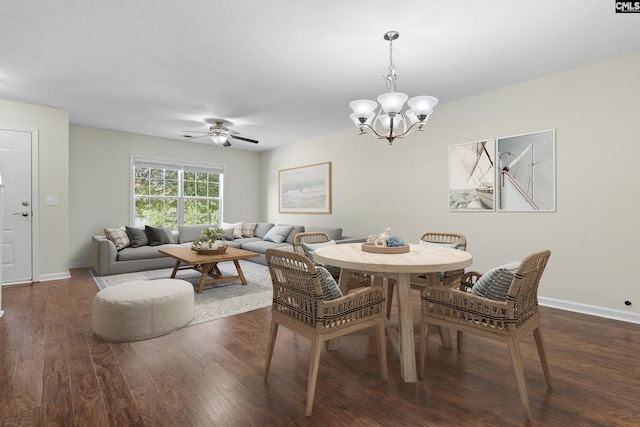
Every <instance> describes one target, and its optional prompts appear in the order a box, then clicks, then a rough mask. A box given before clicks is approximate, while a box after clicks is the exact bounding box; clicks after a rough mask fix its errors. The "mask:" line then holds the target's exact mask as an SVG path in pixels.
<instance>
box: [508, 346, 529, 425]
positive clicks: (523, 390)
mask: <svg viewBox="0 0 640 427" xmlns="http://www.w3.org/2000/svg"><path fill="white" fill-rule="evenodd" d="M507 343H508V345H509V353H510V354H511V363H512V364H513V371H514V373H515V374H516V383H518V391H519V392H520V402H521V403H522V411H523V412H524V417H525V418H526V419H527V420H530V419H531V410H530V409H529V396H528V395H527V383H526V382H525V378H524V367H523V366H522V358H521V357H520V348H519V344H518V342H516V340H515V339H514V338H513V337H510V338H509V340H508V342H507Z"/></svg>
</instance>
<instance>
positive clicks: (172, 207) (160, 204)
mask: <svg viewBox="0 0 640 427" xmlns="http://www.w3.org/2000/svg"><path fill="white" fill-rule="evenodd" d="M223 175H224V167H223V166H220V165H197V164H186V163H174V162H171V161H164V160H156V159H145V158H139V157H133V158H132V183H133V185H132V187H133V188H132V192H131V194H132V203H131V206H132V212H131V217H132V221H131V223H132V224H133V225H134V226H135V227H141V226H144V225H149V226H158V225H165V226H170V227H171V228H172V229H174V230H176V229H177V228H178V225H179V224H219V223H220V221H221V214H222V182H223Z"/></svg>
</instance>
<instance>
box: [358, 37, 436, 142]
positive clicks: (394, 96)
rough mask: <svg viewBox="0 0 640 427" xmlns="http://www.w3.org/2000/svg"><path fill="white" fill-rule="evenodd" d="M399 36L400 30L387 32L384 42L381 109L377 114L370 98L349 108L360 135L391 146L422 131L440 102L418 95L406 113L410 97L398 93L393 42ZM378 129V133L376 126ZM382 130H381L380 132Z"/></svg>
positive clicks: (360, 100)
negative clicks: (385, 57)
mask: <svg viewBox="0 0 640 427" xmlns="http://www.w3.org/2000/svg"><path fill="white" fill-rule="evenodd" d="M398 37H400V33H398V32H397V31H389V32H387V33H385V35H384V39H385V40H388V41H389V74H387V76H386V77H384V76H383V77H384V78H385V80H386V84H387V90H388V92H387V93H383V94H382V95H380V96H379V97H378V102H379V103H380V109H379V110H378V112H377V113H376V112H375V110H376V108H378V103H377V102H375V101H371V100H369V99H358V100H356V101H352V102H351V103H350V104H349V107H351V109H352V110H353V114H351V116H349V117H351V119H352V120H353V122H354V123H355V125H356V127H357V128H358V129H360V135H362V134H363V133H368V134H371V135H373V136H374V137H375V138H376V139H386V140H387V141H389V145H391V144H392V143H393V140H394V139H396V138H404V137H406V136H407V135H409V134H410V133H412V132H414V131H417V130H418V131H422V128H423V127H424V125H425V123H427V120H428V119H429V116H430V115H431V113H432V112H433V108H434V107H435V106H436V104H437V103H438V99H437V98H434V97H433V96H415V97H413V98H411V99H409V101H408V102H407V104H408V105H409V110H407V111H405V112H403V111H402V108H403V106H404V103H405V102H406V101H407V98H409V97H408V96H407V95H406V94H404V93H401V92H396V80H397V79H398V77H397V75H396V67H395V66H394V65H393V41H394V40H397V39H398ZM377 123H378V126H377V127H378V129H377V130H376V124H377ZM401 123H402V125H403V129H402V133H397V129H398V127H399V126H400V124H401ZM380 128H382V129H380Z"/></svg>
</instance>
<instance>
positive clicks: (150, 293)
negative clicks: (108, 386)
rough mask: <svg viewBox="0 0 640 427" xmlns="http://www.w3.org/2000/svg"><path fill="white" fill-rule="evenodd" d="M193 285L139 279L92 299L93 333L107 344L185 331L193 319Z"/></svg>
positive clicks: (112, 288) (171, 280) (175, 281)
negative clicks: (185, 326) (108, 342)
mask: <svg viewBox="0 0 640 427" xmlns="http://www.w3.org/2000/svg"><path fill="white" fill-rule="evenodd" d="M193 312H194V302H193V286H192V285H191V283H189V282H187V281H185V280H178V279H161V280H138V281H133V282H128V283H122V284H120V285H116V286H111V287H109V288H106V289H103V290H101V291H100V292H98V293H97V294H96V295H95V297H93V332H94V333H95V334H96V335H98V336H99V337H101V338H103V339H105V340H107V341H117V342H123V341H137V340H144V339H147V338H153V337H158V336H160V335H165V334H168V333H169V332H171V331H174V330H176V329H180V328H182V327H183V326H184V325H186V324H187V323H189V322H190V321H191V320H192V319H193Z"/></svg>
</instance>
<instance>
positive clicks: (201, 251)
mask: <svg viewBox="0 0 640 427" xmlns="http://www.w3.org/2000/svg"><path fill="white" fill-rule="evenodd" d="M227 248H228V246H227V245H224V246H219V247H218V249H195V248H191V250H192V251H196V252H198V253H199V254H200V255H220V254H223V253H225V252H227Z"/></svg>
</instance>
